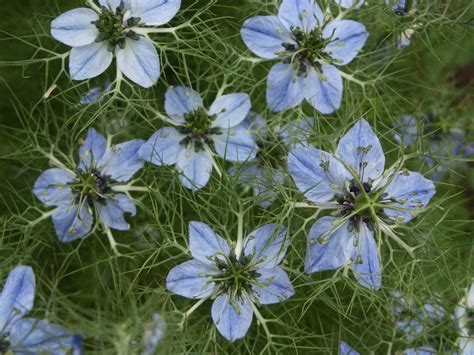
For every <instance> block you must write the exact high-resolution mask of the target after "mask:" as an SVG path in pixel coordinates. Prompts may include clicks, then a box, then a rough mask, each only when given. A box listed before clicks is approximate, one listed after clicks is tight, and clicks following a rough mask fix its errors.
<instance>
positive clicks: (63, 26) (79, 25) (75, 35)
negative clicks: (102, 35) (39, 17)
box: [51, 7, 99, 47]
mask: <svg viewBox="0 0 474 355" xmlns="http://www.w3.org/2000/svg"><path fill="white" fill-rule="evenodd" d="M98 18H99V16H98V15H97V13H96V12H95V11H94V10H91V9H88V8H85V7H80V8H78V9H73V10H70V11H67V12H65V13H64V14H62V15H60V16H59V17H56V18H55V19H54V20H53V21H52V22H51V35H52V36H53V37H54V38H55V39H57V40H58V41H60V42H62V43H64V44H66V45H68V46H71V47H80V46H85V45H88V44H91V43H92V42H94V41H95V39H96V38H97V36H98V35H99V31H98V30H97V28H96V27H95V25H94V24H92V21H96V20H97V19H98Z"/></svg>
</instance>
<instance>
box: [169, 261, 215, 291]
mask: <svg viewBox="0 0 474 355" xmlns="http://www.w3.org/2000/svg"><path fill="white" fill-rule="evenodd" d="M219 273H220V271H219V270H218V269H217V268H216V267H215V266H214V265H213V264H209V263H203V262H201V261H199V260H197V259H192V260H189V261H185V262H184V263H182V264H179V265H178V266H175V267H174V268H172V269H171V271H170V272H169V274H168V276H167V277H166V288H167V289H168V290H169V291H171V292H172V293H174V294H176V295H180V296H183V297H187V298H208V297H210V296H211V295H212V293H213V292H214V289H215V287H216V286H215V283H214V282H212V275H218V274H219Z"/></svg>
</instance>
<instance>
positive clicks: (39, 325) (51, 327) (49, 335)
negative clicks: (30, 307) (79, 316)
mask: <svg viewBox="0 0 474 355" xmlns="http://www.w3.org/2000/svg"><path fill="white" fill-rule="evenodd" d="M77 338H78V336H75V335H73V334H71V333H70V332H69V331H67V330H66V329H64V328H63V327H60V326H59V325H55V324H51V323H49V322H48V321H47V320H38V319H34V318H25V319H21V320H19V321H18V322H17V323H16V324H15V326H14V327H13V328H12V330H11V332H10V343H11V345H10V347H11V349H12V350H13V352H14V353H15V354H42V353H47V354H58V355H59V354H69V353H70V352H69V351H71V350H74V349H76V347H77Z"/></svg>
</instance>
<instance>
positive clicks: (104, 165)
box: [97, 139, 145, 182]
mask: <svg viewBox="0 0 474 355" xmlns="http://www.w3.org/2000/svg"><path fill="white" fill-rule="evenodd" d="M143 143H145V141H144V140H142V139H132V140H130V141H126V142H123V143H120V144H117V145H112V146H111V147H108V148H107V149H106V151H105V153H104V155H103V156H102V158H101V159H100V161H99V162H98V163H97V165H98V167H99V168H100V172H101V173H102V175H104V176H110V177H112V179H114V180H115V181H121V182H126V181H129V180H130V179H131V178H132V177H133V175H135V173H136V172H137V171H138V170H140V169H141V168H142V167H143V164H144V161H143V160H142V159H141V158H140V157H139V155H138V151H139V149H140V148H141V146H142V145H143Z"/></svg>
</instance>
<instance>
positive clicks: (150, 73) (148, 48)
mask: <svg viewBox="0 0 474 355" xmlns="http://www.w3.org/2000/svg"><path fill="white" fill-rule="evenodd" d="M117 65H118V66H119V68H120V70H121V71H122V72H123V73H124V74H125V76H126V77H127V78H129V79H130V80H131V81H133V82H134V83H136V84H138V85H140V86H141V87H144V88H149V87H152V86H153V85H155V84H156V82H157V81H158V78H159V76H160V57H158V53H157V52H156V48H155V46H154V45H153V43H152V42H151V41H150V40H149V39H148V38H146V37H140V38H139V39H138V40H134V39H130V38H127V40H126V44H125V48H124V49H119V50H118V51H117Z"/></svg>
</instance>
